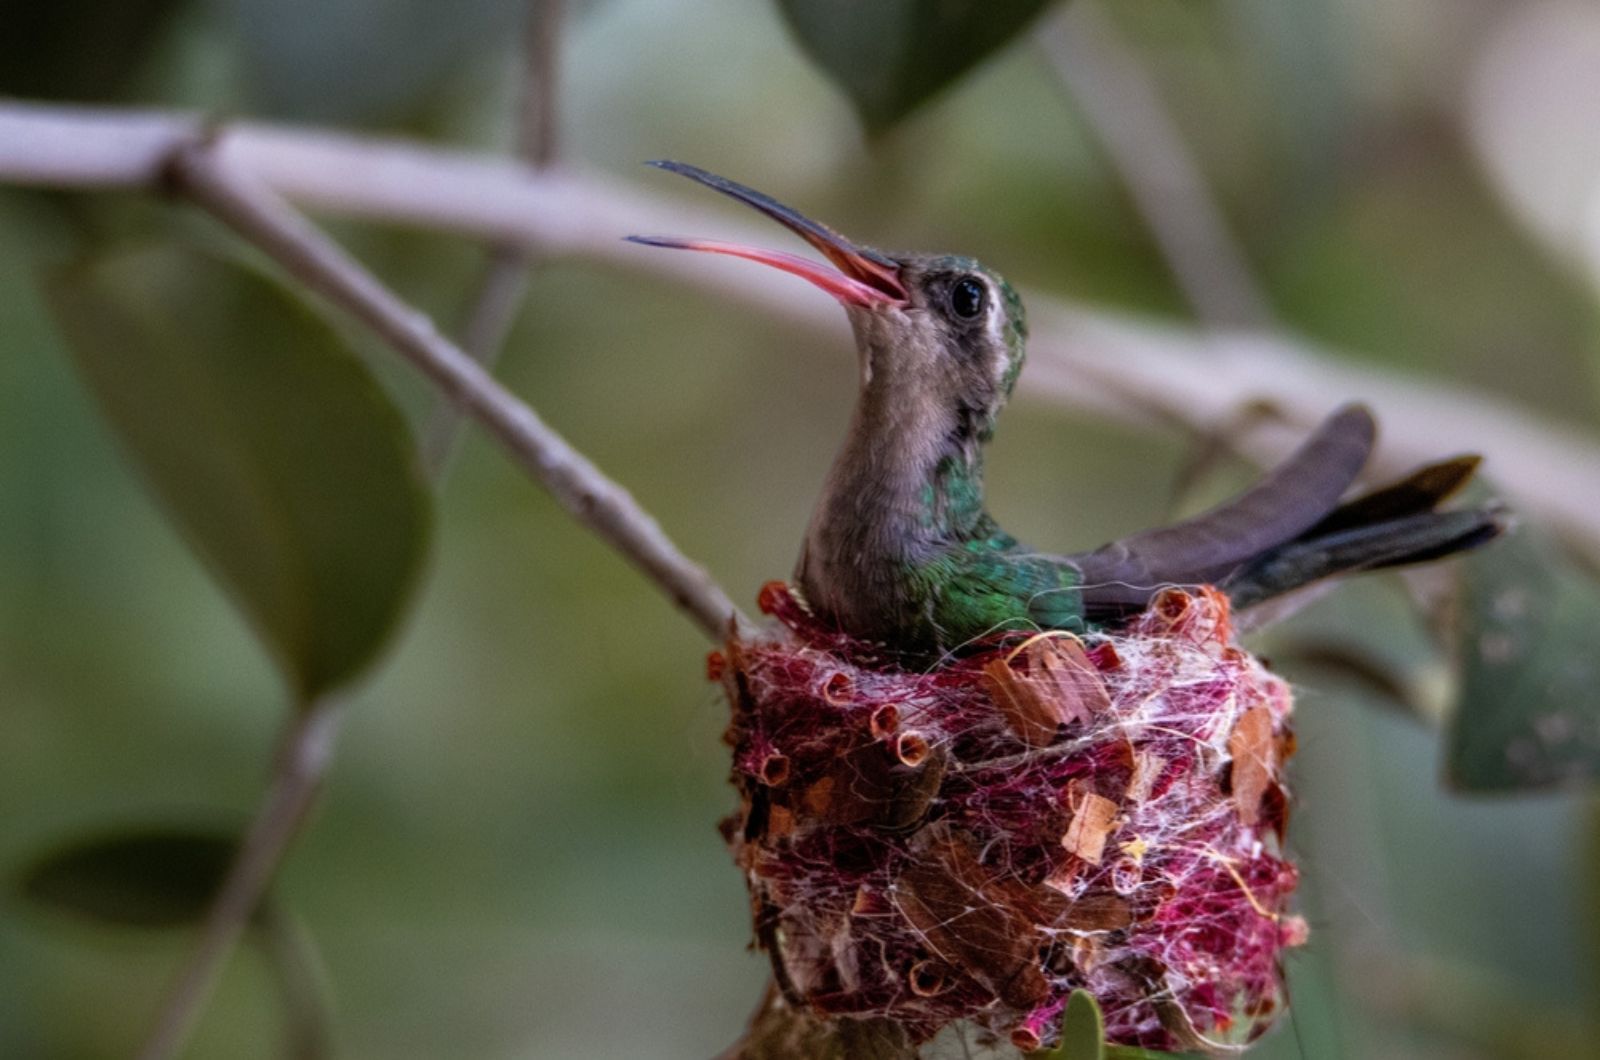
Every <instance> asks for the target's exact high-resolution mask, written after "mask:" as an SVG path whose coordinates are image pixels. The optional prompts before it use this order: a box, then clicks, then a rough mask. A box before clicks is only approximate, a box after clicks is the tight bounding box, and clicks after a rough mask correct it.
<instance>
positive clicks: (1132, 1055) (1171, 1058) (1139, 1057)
mask: <svg viewBox="0 0 1600 1060" xmlns="http://www.w3.org/2000/svg"><path fill="white" fill-rule="evenodd" d="M1192 1055H1194V1054H1192V1053H1158V1052H1156V1051H1155V1050H1154V1049H1139V1048H1135V1047H1134V1046H1131V1045H1108V1046H1106V1060H1180V1058H1182V1057H1187V1056H1192Z"/></svg>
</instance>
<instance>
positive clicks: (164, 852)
mask: <svg viewBox="0 0 1600 1060" xmlns="http://www.w3.org/2000/svg"><path fill="white" fill-rule="evenodd" d="M235 849H236V844H235V842H234V840H233V838H232V837H225V836H221V835H215V834H207V833H203V832H197V831H190V830H185V829H179V828H146V829H139V830H129V831H122V832H112V833H107V834H103V835H99V836H95V837H93V838H90V839H82V840H78V841H76V842H74V843H72V844H70V845H68V846H65V847H63V848H62V849H60V850H58V851H56V852H54V853H52V854H49V855H48V856H46V857H44V858H41V859H40V860H39V861H38V862H36V863H35V864H34V865H32V866H31V867H30V868H28V869H27V870H26V872H24V873H23V876H22V884H21V890H22V894H23V896H24V897H26V898H28V899H29V900H30V901H33V902H36V903H38V904H39V905H42V906H46V907H49V908H53V909H59V910H64V911H66V912H69V913H73V914H75V915H77V916H82V917H87V918H88V919H90V920H97V921H101V922H103V923H107V924H115V925H119V926H126V927H157V928H165V927H180V926H182V925H184V924H189V923H193V922H194V921H196V920H198V919H200V917H201V916H203V915H204V913H205V911H206V909H207V907H208V906H209V905H210V903H211V899H212V896H213V895H215V894H216V891H217V888H218V887H219V886H221V884H222V879H223V877H224V876H225V875H226V873H227V871H228V866H229V864H230V863H232V861H233V855H234V851H235Z"/></svg>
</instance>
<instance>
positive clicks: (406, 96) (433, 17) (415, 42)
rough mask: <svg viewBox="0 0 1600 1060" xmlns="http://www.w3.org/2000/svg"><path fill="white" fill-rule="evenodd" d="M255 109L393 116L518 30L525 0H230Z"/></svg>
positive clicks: (417, 105) (347, 120)
mask: <svg viewBox="0 0 1600 1060" xmlns="http://www.w3.org/2000/svg"><path fill="white" fill-rule="evenodd" d="M233 6H234V17H235V19H236V20H237V26H238V32H237V35H236V38H235V39H236V46H237V47H238V48H239V50H240V64H241V66H242V67H243V71H244V80H245V85H246V90H247V92H248V94H249V98H250V103H251V109H252V112H253V113H261V114H267V115H271V116H272V117H277V118H292V119H295V120H298V121H312V122H324V123H329V124H339V125H349V124H362V125H371V126H385V127H388V126H393V125H394V124H396V123H400V122H406V121H409V120H414V119H415V118H416V117H417V112H418V111H420V110H425V109H427V108H429V107H433V106H437V105H438V103H439V99H440V96H441V94H442V93H443V90H444V89H445V88H446V87H447V85H448V83H449V82H450V81H451V79H452V78H453V77H455V76H456V75H458V74H460V73H461V72H462V71H463V70H467V69H469V68H470V67H471V66H473V65H476V64H478V63H481V62H482V60H483V59H484V58H485V57H486V53H490V52H493V51H495V50H496V49H499V48H503V47H504V46H505V45H506V43H507V42H509V41H515V40H516V39H518V36H519V32H518V27H519V26H520V24H521V22H522V20H523V18H524V17H525V16H526V14H527V5H526V4H524V3H523V2H522V0H455V2H452V3H448V4H441V3H435V2H433V0H233Z"/></svg>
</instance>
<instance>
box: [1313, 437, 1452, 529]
mask: <svg viewBox="0 0 1600 1060" xmlns="http://www.w3.org/2000/svg"><path fill="white" fill-rule="evenodd" d="M1481 463H1483V457H1481V456H1478V455H1477V454H1476V453H1469V454H1467V455H1465V456H1458V457H1453V458H1451V459H1449V460H1441V461H1439V462H1438V463H1437V464H1429V465H1428V466H1427V467H1420V468H1418V469H1417V470H1415V471H1413V472H1411V474H1409V475H1407V476H1406V477H1405V478H1403V479H1401V480H1400V481H1398V482H1394V483H1391V484H1390V485H1387V486H1384V487H1383V488H1381V489H1375V490H1373V491H1372V492H1371V493H1363V494H1362V495H1361V496H1359V497H1357V498H1355V499H1354V500H1350V501H1346V502H1345V503H1344V504H1341V505H1339V507H1337V508H1335V509H1334V510H1333V511H1331V512H1329V513H1328V514H1327V516H1326V517H1325V518H1324V519H1323V520H1322V521H1321V522H1319V523H1317V524H1316V525H1315V526H1313V527H1312V528H1311V529H1309V530H1307V531H1306V532H1305V533H1304V534H1302V535H1300V536H1302V537H1320V536H1322V535H1323V534H1331V533H1334V532H1335V531H1337V530H1348V529H1350V528H1352V527H1357V526H1371V525H1372V524H1374V523H1381V522H1387V521H1388V520H1390V519H1399V518H1402V517H1404V516H1407V515H1419V514H1421V513H1422V512H1431V511H1433V510H1434V509H1435V508H1437V507H1439V505H1440V504H1442V503H1443V502H1445V501H1447V500H1449V499H1450V498H1451V497H1452V496H1454V495H1455V494H1456V493H1457V492H1458V491H1460V489H1461V487H1463V486H1465V485H1466V484H1467V483H1468V482H1469V481H1470V480H1471V479H1472V475H1473V473H1474V472H1476V471H1477V470H1478V465H1479V464H1481Z"/></svg>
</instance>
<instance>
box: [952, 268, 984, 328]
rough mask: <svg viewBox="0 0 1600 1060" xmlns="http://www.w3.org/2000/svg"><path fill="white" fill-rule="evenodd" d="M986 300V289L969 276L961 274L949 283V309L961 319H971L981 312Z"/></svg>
mask: <svg viewBox="0 0 1600 1060" xmlns="http://www.w3.org/2000/svg"><path fill="white" fill-rule="evenodd" d="M987 300H988V289H987V288H985V287H984V286H983V284H982V283H981V282H980V281H978V280H975V279H973V278H972V277H971V276H963V277H962V278H961V279H959V280H957V281H956V282H955V283H953V284H951V285H950V311H951V312H952V313H954V314H955V315H956V316H958V317H960V318H961V319H962V320H971V319H973V318H974V317H976V316H977V315H978V314H979V313H981V312H983V307H984V303H985V302H986V301H987Z"/></svg>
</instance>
